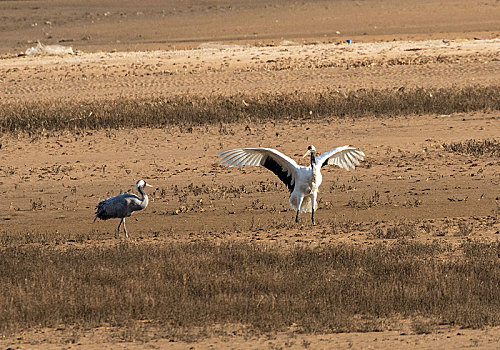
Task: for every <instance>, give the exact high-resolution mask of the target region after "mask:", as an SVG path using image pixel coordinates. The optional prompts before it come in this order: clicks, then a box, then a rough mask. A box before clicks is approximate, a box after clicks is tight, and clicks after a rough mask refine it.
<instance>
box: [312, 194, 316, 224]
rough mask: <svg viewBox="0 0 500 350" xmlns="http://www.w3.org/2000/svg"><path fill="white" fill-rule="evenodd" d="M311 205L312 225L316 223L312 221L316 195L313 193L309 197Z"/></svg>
mask: <svg viewBox="0 0 500 350" xmlns="http://www.w3.org/2000/svg"><path fill="white" fill-rule="evenodd" d="M311 205H312V214H311V220H312V224H313V226H314V225H316V223H315V222H314V207H315V206H316V196H315V195H314V194H313V195H312V197H311Z"/></svg>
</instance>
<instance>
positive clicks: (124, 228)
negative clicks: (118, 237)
mask: <svg viewBox="0 0 500 350" xmlns="http://www.w3.org/2000/svg"><path fill="white" fill-rule="evenodd" d="M122 220H123V231H125V238H128V233H127V227H126V226H125V218H123V219H122Z"/></svg>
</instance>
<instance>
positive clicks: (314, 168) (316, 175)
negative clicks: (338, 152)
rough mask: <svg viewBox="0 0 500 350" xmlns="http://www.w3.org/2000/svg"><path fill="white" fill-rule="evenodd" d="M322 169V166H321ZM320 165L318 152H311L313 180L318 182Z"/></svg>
mask: <svg viewBox="0 0 500 350" xmlns="http://www.w3.org/2000/svg"><path fill="white" fill-rule="evenodd" d="M319 169H321V167H319ZM319 169H318V166H317V164H316V152H311V170H312V182H314V183H316V182H317V177H318V173H319Z"/></svg>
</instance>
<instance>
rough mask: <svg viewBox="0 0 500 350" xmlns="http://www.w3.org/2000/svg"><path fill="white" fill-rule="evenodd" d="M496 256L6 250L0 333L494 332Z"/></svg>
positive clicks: (355, 250) (131, 246)
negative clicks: (394, 328) (403, 328)
mask: <svg viewBox="0 0 500 350" xmlns="http://www.w3.org/2000/svg"><path fill="white" fill-rule="evenodd" d="M453 249H456V251H453V252H452V250H453ZM450 252H451V253H453V254H446V253H450ZM443 255H446V256H449V257H448V258H446V259H443V258H442V256H443ZM499 256H500V244H499V243H498V242H490V243H484V242H483V243H481V242H478V241H471V240H468V241H464V243H462V244H461V246H459V247H458V248H453V247H451V246H450V245H449V244H447V243H443V242H438V241H434V242H427V243H419V242H416V241H414V240H410V239H407V238H401V239H396V240H394V241H393V242H392V244H386V243H380V242H378V243H374V244H372V245H361V246H356V245H353V244H327V245H321V246H314V247H313V246H303V245H295V246H286V247H283V246H279V245H276V244H275V245H270V244H265V243H262V244H255V243H236V242H218V243H217V242H214V241H209V240H206V241H201V242H193V243H188V242H184V243H181V242H179V243H174V244H167V243H161V242H156V243H138V242H122V243H119V244H116V245H114V246H107V247H103V246H93V247H71V246H66V247H56V246H50V245H40V244H28V245H18V246H7V247H3V248H1V250H0V278H1V283H2V289H1V291H0V310H2V312H1V313H0V330H1V331H2V333H8V332H12V331H16V330H19V329H26V328H30V327H40V326H41V327H57V326H59V325H61V324H65V325H77V326H79V327H84V328H92V327H98V326H102V325H111V326H116V327H125V328H127V325H130V324H131V323H130V322H131V321H147V322H152V323H154V324H157V325H161V328H162V330H163V331H162V332H163V333H162V335H161V337H172V338H173V339H177V340H185V338H184V337H183V334H186V333H183V331H182V330H186V329H194V328H198V329H206V328H207V327H210V326H216V325H223V324H241V325H245V326H246V327H248V329H249V330H252V331H255V332H257V333H262V332H278V331H285V330H287V329H288V328H289V327H290V326H291V325H295V327H297V328H298V329H300V331H301V332H304V333H316V332H319V333H321V332H352V331H381V330H386V329H387V324H386V320H387V319H389V318H391V317H392V318H393V317H396V318H398V317H399V318H403V319H414V320H415V321H414V326H415V327H414V328H415V329H416V330H415V331H416V332H417V333H418V332H421V331H422V329H421V328H422V327H417V326H418V325H419V324H420V323H422V321H421V319H422V318H425V320H427V321H426V322H425V325H426V327H424V328H426V329H430V328H429V327H430V326H429V324H432V325H438V324H441V325H453V326H457V327H472V328H480V327H484V326H495V325H499V324H500V317H499V316H500V293H499V289H498V286H499V285H500V260H499V259H498V257H499ZM431 328H432V327H431ZM129 333H130V332H129ZM197 336H203V335H202V334H198V335H197ZM129 337H132V338H133V334H132V335H129ZM191 337H193V335H192V334H191ZM190 340H196V336H195V337H194V338H190Z"/></svg>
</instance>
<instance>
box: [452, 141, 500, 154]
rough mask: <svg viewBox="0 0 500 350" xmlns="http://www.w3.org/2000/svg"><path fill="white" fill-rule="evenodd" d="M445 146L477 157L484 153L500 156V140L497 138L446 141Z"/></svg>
mask: <svg viewBox="0 0 500 350" xmlns="http://www.w3.org/2000/svg"><path fill="white" fill-rule="evenodd" d="M443 147H444V149H445V150H447V151H450V152H455V153H463V154H470V155H473V156H475V157H478V156H482V155H490V156H493V157H500V141H497V140H482V141H481V140H466V141H462V142H452V143H449V144H447V143H444V144H443Z"/></svg>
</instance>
